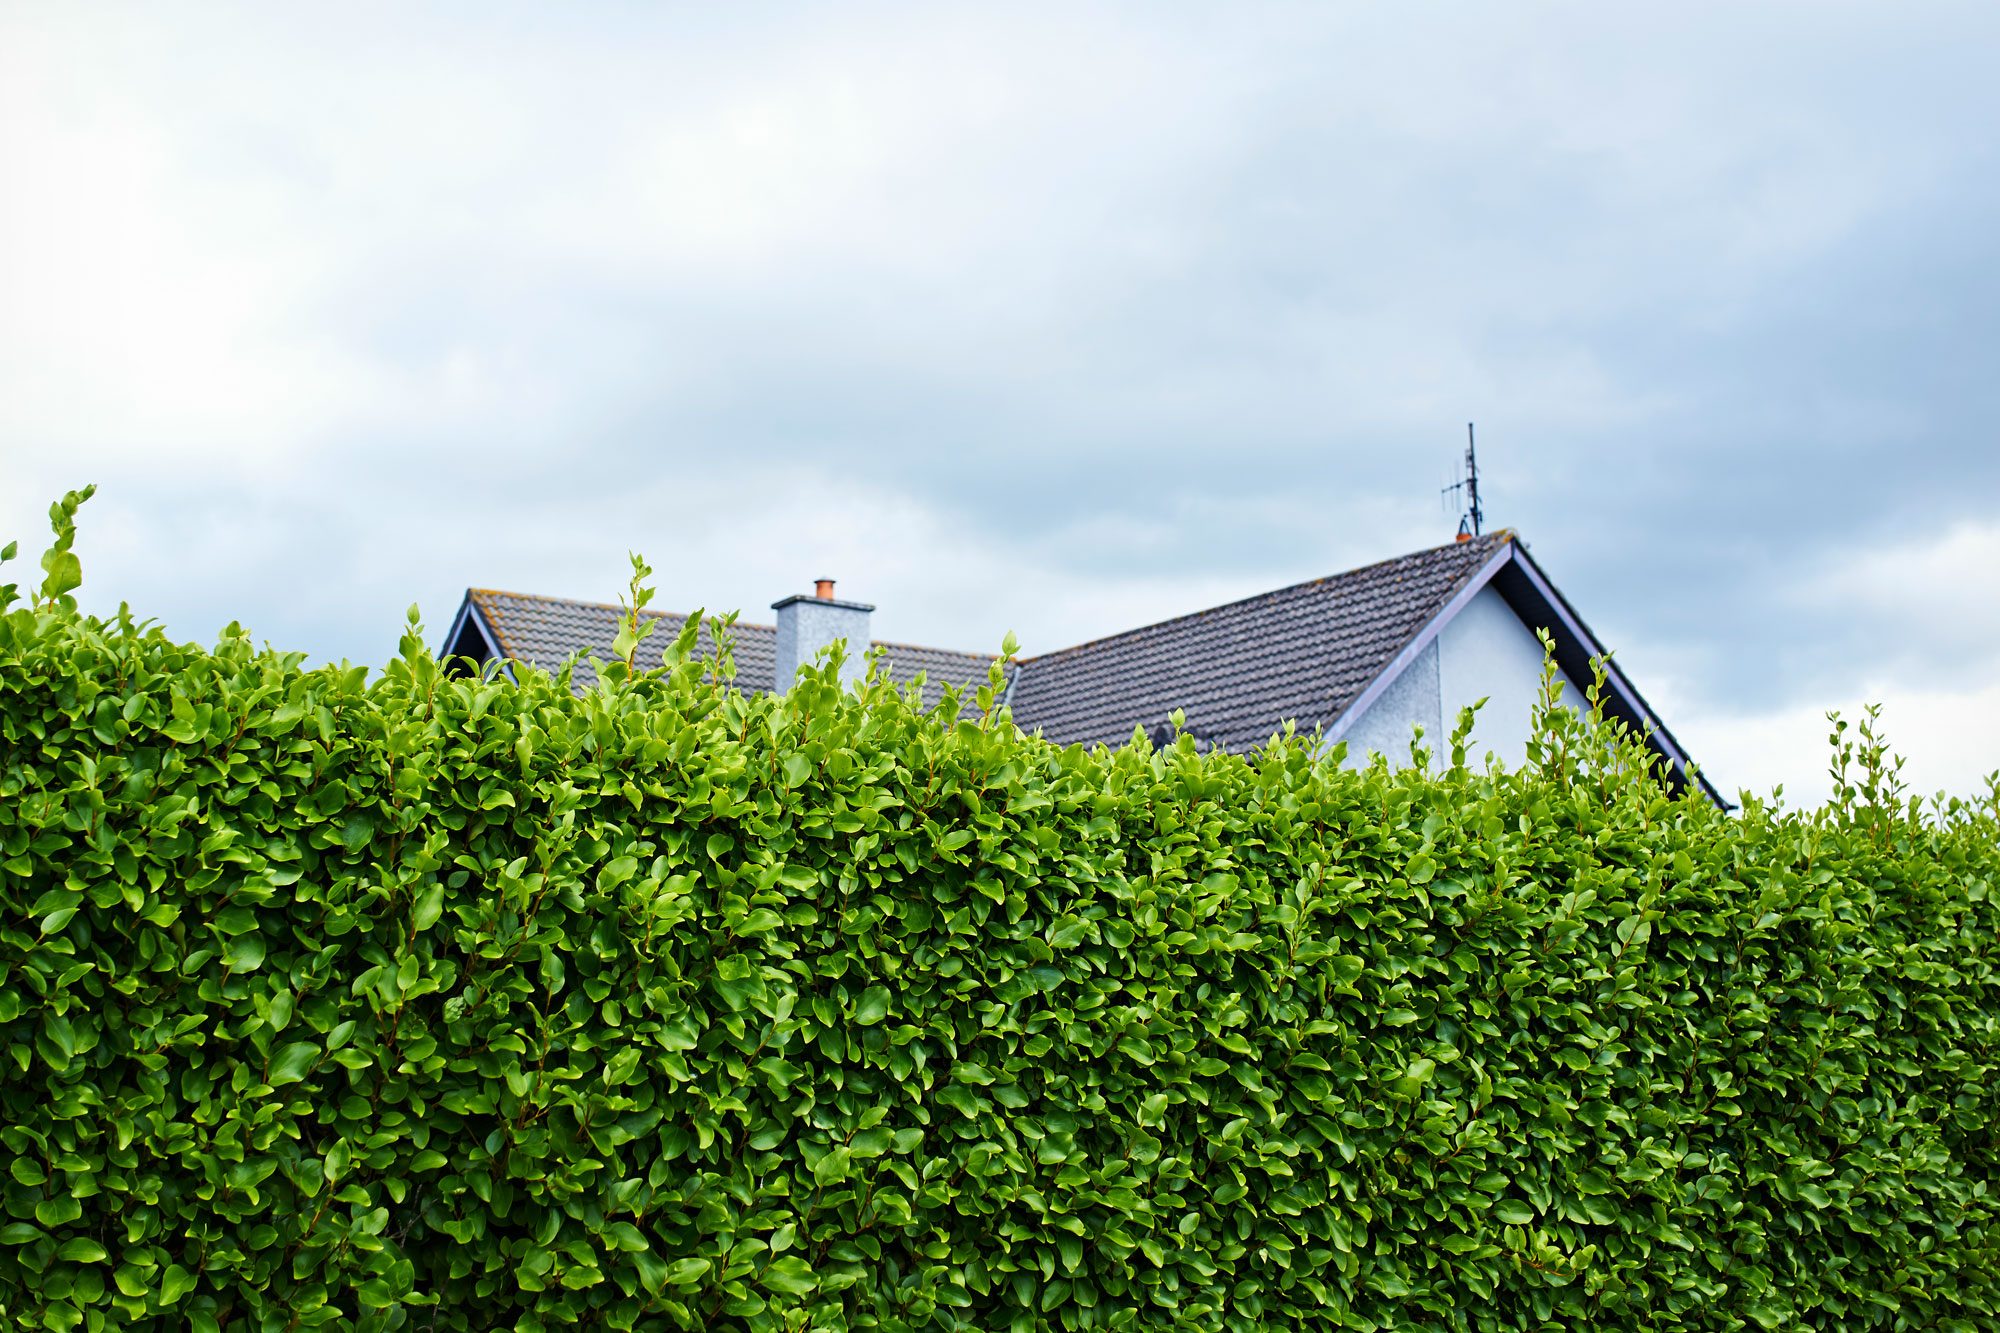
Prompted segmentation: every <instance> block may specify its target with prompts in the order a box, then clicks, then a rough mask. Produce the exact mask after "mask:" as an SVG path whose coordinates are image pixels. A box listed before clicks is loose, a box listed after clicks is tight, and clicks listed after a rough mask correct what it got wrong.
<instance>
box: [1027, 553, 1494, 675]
mask: <svg viewBox="0 0 2000 1333" xmlns="http://www.w3.org/2000/svg"><path fill="white" fill-rule="evenodd" d="M1519 539H1520V534H1518V533H1517V532H1515V531H1514V529H1512V528H1495V529H1494V530H1493V531H1491V532H1487V533H1482V534H1480V535H1479V536H1477V537H1468V538H1466V539H1464V540H1462V541H1461V540H1454V541H1449V542H1444V543H1442V544H1440V545H1437V546H1422V547H1419V548H1417V549H1416V550H1414V551H1405V552H1404V553H1403V554H1401V555H1394V556H1390V557H1389V558H1388V559H1386V560H1376V561H1373V562H1371V563H1369V564H1366V565H1356V566H1355V567H1354V568H1352V569H1343V570H1340V571H1338V572H1336V573H1332V574H1322V575H1320V576H1319V577H1318V578H1312V579H1301V580H1299V581H1298V582H1297V583H1287V584H1286V585H1284V586H1283V587H1281V588H1269V589H1266V590H1265V591H1263V592H1259V593H1252V594H1250V595H1249V596H1248V597H1238V598H1236V599H1235V600H1233V601H1228V602H1217V603H1216V604H1215V605H1214V606H1205V607H1202V608H1201V609H1200V610H1197V611H1184V612H1182V613H1181V614H1180V615H1177V616H1168V617H1166V618H1165V619H1164V620H1154V621H1149V622H1148V623H1146V624H1144V625H1134V626H1133V627H1132V628H1131V629H1122V630H1118V631H1116V632H1115V633H1111V634H1100V635H1098V636H1097V637H1096V638H1094V639H1085V640H1084V641H1083V642H1081V643H1073V644H1071V645H1069V646H1068V647H1067V648H1052V649H1050V650H1049V651H1048V652H1046V653H1038V654H1036V655H1035V656H1034V657H1022V658H1017V659H1016V661H1017V662H1018V663H1019V665H1021V666H1024V667H1025V666H1033V665H1034V664H1035V663H1037V662H1046V661H1048V660H1049V659H1050V658H1052V657H1062V656H1064V655H1066V654H1068V653H1074V652H1081V651H1082V650H1083V649H1085V648H1095V647H1097V646H1099V645H1100V644H1106V643H1110V642H1111V641H1112V640H1113V639H1123V638H1125V637H1127V636H1128V635H1133V634H1140V633H1143V632H1145V631H1146V630H1151V629H1161V628H1164V627H1165V626H1168V625H1177V624H1180V623H1181V622H1182V621H1187V620H1194V619H1197V618H1198V617H1201V616H1206V615H1213V614H1214V613H1215V612H1217V611H1227V610H1230V609H1231V608H1232V607H1238V606H1248V605H1250V604H1251V603H1252V602H1261V601H1264V600H1266V599H1267V598H1271V597H1276V596H1278V595H1279V594H1280V593H1287V592H1296V591H1297V590H1298V589H1300V588H1311V587H1314V586H1316V585H1318V584H1321V583H1330V582H1332V581H1333V580H1334V579H1347V578H1353V577H1355V576H1356V575H1359V574H1366V573H1368V572H1369V571H1370V570H1376V569H1382V568H1385V567H1386V566H1389V565H1395V564H1401V563H1402V562H1403V561H1405V560H1414V559H1416V558H1417V557H1418V556H1424V555H1430V554H1432V553H1433V552H1435V551H1455V550H1458V549H1460V548H1462V547H1466V546H1471V545H1474V544H1478V545H1480V546H1488V545H1492V546H1499V545H1504V544H1506V543H1507V542H1512V541H1518V540H1519Z"/></svg>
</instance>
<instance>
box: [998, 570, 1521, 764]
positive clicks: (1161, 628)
mask: <svg viewBox="0 0 2000 1333" xmlns="http://www.w3.org/2000/svg"><path fill="white" fill-rule="evenodd" d="M1513 540H1514V534H1513V533H1512V532H1510V531H1505V530H1503V531H1500V532H1494V533H1489V534H1487V535H1486V536H1483V537H1475V538H1473V539H1471V540H1469V541H1463V542H1454V543H1453V544H1451V545H1449V546H1439V547H1433V548H1432V549H1430V550H1427V551H1417V552H1415V553H1413V554H1411V555H1406V556H1401V557H1399V558H1397V559H1395V560H1385V561H1383V562H1382V563H1380V564H1376V565H1369V566H1366V567H1365V568H1362V569H1356V570H1350V571H1349V572H1347V573H1345V574H1335V575H1331V576H1330V577H1327V578H1322V579H1313V580H1311V581H1309V582H1306V583H1297V584H1293V585H1292V586H1291V587H1289V588H1280V589H1278V590H1277V591H1275V592H1267V593H1261V594H1259V595H1258V596H1255V597H1247V598H1245V599H1243V600H1242V601H1240V602H1231V603H1229V604H1228V605H1226V606H1217V607H1212V608H1210V609H1209V610H1206V611H1197V612H1195V613H1194V614H1193V615H1187V616H1179V617H1176V618H1175V619H1172V620H1164V621H1161V622H1160V623H1159V624H1156V625H1148V626H1146V627H1145V628H1143V629H1135V630H1128V631H1127V632H1125V633H1123V634H1114V635H1112V636H1111V637H1109V638H1104V639H1094V640H1092V641H1091V642H1089V643H1083V644H1078V645H1077V646H1076V647H1074V648H1065V649H1063V650H1062V651H1060V652H1054V653H1048V654H1046V655H1044V656H1041V657H1036V658H1030V659H1028V660H1027V661H1024V662H1022V663H1020V665H1019V667H1018V668H1017V674H1016V676H1015V678H1014V681H1013V686H1012V690H1011V692H1010V694H1009V697H1008V702H1009V704H1010V705H1011V707H1012V710H1013V714H1014V720H1015V721H1016V722H1017V723H1019V724H1020V725H1021V726H1022V727H1024V728H1026V729H1027V730H1029V731H1034V730H1037V729H1039V730H1040V731H1041V732H1042V733H1043V734H1044V735H1046V736H1048V737H1049V738H1050V739H1051V740H1058V741H1063V742H1071V741H1080V742H1082V743H1084V744H1086V745H1089V744H1095V743H1097V742H1100V741H1101V742H1103V743H1105V744H1107V745H1118V744H1121V743H1123V742H1124V741H1126V740H1129V739H1130V738H1131V736H1132V731H1133V728H1134V727H1152V726H1154V725H1156V724H1158V723H1159V722H1160V721H1162V720H1163V719H1164V718H1165V717H1166V716H1167V714H1168V713H1170V712H1172V711H1173V710H1174V709H1176V708H1180V709H1184V710H1185V711H1186V714H1187V727H1188V729H1189V730H1190V731H1192V732H1193V733H1194V734H1195V736H1196V737H1197V738H1198V739H1201V740H1205V741H1208V742H1210V743H1212V744H1215V745H1219V746H1221V747H1222V748H1224V749H1229V750H1247V749H1249V748H1251V747H1252V746H1255V745H1258V744H1260V743H1262V742H1263V741H1265V740H1267V739H1269V737H1270V735H1271V733H1272V732H1273V731H1275V730H1276V729H1277V727H1278V725H1279V724H1280V723H1281V722H1282V721H1283V720H1285V719H1288V718H1289V719H1293V720H1296V721H1297V723H1298V725H1299V728H1300V729H1301V730H1310V729H1311V728H1313V727H1315V726H1320V725H1323V724H1327V723H1331V722H1332V721H1333V720H1334V719H1336V718H1338V717H1339V716H1340V715H1341V714H1342V712H1344V711H1345V710H1346V708H1347V707H1348V705H1349V704H1351V703H1352V702H1353V701H1354V700H1355V699H1356V698H1358V697H1359V696H1360V694H1361V692H1362V691H1363V690H1365V689H1367V688H1368V686H1369V684H1370V683H1371V682H1372V681H1374V680H1375V679H1376V677H1377V676H1379V675H1380V674H1381V673H1382V671H1383V669H1384V668H1385V667H1387V666H1388V665H1389V664H1390V662H1391V661H1392V660H1394V658H1395V657H1396V655H1397V653H1398V652H1399V651H1401V650H1402V648H1403V647H1404V646H1405V645H1406V644H1408V643H1409V642H1410V641H1411V639H1412V638H1413V637H1414V636H1415V635H1416V634H1417V632H1418V631H1419V630H1420V629H1422V628H1423V627H1424V626H1425V625H1426V624H1427V623H1428V622H1429V621H1430V620H1431V619H1432V618H1434V617H1435V616H1436V615H1437V614H1438V613H1439V611H1441V610H1442V609H1443V608H1444V606H1445V605H1446V604H1447V603H1448V602H1449V601H1450V600H1451V599H1452V597H1453V595H1454V594H1456V593H1457V592H1458V591H1459V590H1460V589H1461V588H1463V587H1464V586H1465V585H1466V584H1467V583H1469V582H1470V581H1471V580H1472V579H1473V578H1474V576H1476V575H1477V574H1478V573H1479V572H1480V570H1481V569H1483V568H1484V567H1485V566H1486V564H1487V563H1488V562H1489V561H1490V560H1491V559H1492V557H1493V556H1494V555H1495V554H1497V553H1498V552H1500V551H1501V550H1502V549H1504V548H1505V547H1506V546H1508V544H1509V543H1511V542H1512V541H1513Z"/></svg>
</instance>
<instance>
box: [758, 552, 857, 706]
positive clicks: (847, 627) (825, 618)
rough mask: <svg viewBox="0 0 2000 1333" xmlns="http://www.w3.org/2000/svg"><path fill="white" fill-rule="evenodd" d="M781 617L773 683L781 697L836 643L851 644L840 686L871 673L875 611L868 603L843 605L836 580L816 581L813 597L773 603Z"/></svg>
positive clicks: (779, 618)
mask: <svg viewBox="0 0 2000 1333" xmlns="http://www.w3.org/2000/svg"><path fill="white" fill-rule="evenodd" d="M771 609H772V610H773V611H776V612H777V613H778V663H777V673H776V675H777V679H776V680H774V681H773V682H772V684H773V686H774V688H775V689H776V690H777V692H778V693H779V694H783V693H784V692H785V691H786V690H788V689H790V688H791V686H792V680H793V678H794V677H796V676H797V675H798V674H799V668H800V667H802V666H809V665H811V663H812V661H813V660H814V659H815V658H817V657H818V656H819V655H820V652H821V651H822V650H823V649H825V648H826V647H827V646H828V645H829V644H831V643H833V642H834V640H836V639H844V640H846V642H847V660H846V661H845V662H844V663H843V664H842V665H841V668H840V683H841V684H842V685H852V684H854V683H855V682H856V681H858V680H860V679H861V676H862V673H863V672H864V671H865V670H866V669H867V663H866V662H865V661H864V660H863V659H864V658H866V657H867V655H868V643H869V639H868V613H869V612H870V611H873V610H874V609H875V608H874V607H872V606H869V605H868V604H867V603H865V602H843V601H841V600H839V599H838V598H836V597H835V596H834V595H833V580H832V579H816V580H814V582H813V593H812V596H810V597H808V596H806V594H804V593H795V594H793V595H792V596H790V597H787V598H785V599H784V600H783V601H779V602H773V603H771Z"/></svg>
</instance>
